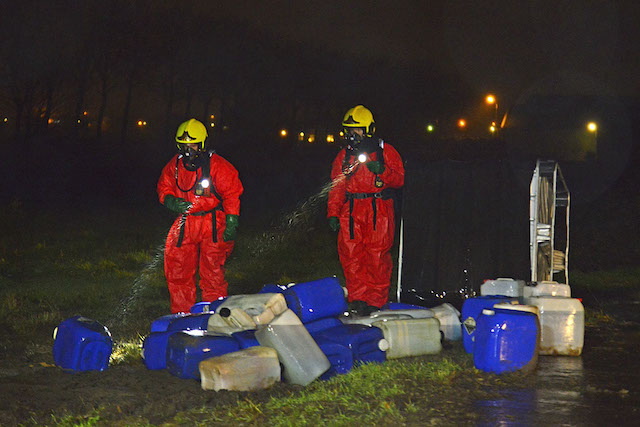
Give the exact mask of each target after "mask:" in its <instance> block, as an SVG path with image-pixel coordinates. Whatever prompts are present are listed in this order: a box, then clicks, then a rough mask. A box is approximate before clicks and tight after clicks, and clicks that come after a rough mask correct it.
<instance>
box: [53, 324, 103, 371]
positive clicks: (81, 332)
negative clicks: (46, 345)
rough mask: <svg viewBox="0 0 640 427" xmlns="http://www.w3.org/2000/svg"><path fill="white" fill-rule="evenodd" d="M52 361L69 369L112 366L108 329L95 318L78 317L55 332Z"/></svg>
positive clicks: (100, 368)
mask: <svg viewBox="0 0 640 427" xmlns="http://www.w3.org/2000/svg"><path fill="white" fill-rule="evenodd" d="M53 339H54V343H53V360H54V362H55V364H56V365H57V366H59V367H61V368H63V369H66V370H70V371H104V370H105V369H107V367H108V366H109V358H110V356H111V351H112V348H113V341H112V339H111V333H110V332H109V330H108V329H107V328H106V327H105V326H103V325H102V324H100V323H98V322H97V321H95V320H92V319H89V318H86V317H83V316H75V317H72V318H69V319H66V320H64V321H63V322H61V323H60V324H59V325H58V327H57V328H55V330H54V332H53Z"/></svg>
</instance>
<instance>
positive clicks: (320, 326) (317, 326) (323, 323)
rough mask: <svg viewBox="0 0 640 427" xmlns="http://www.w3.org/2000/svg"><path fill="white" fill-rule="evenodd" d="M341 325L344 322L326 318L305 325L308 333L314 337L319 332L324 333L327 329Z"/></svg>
mask: <svg viewBox="0 0 640 427" xmlns="http://www.w3.org/2000/svg"><path fill="white" fill-rule="evenodd" d="M340 325H342V322H341V321H340V319H338V318H337V317H324V318H322V319H318V320H313V321H311V322H307V323H305V324H304V326H305V328H307V331H309V333H310V334H312V335H313V334H315V333H317V332H320V331H324V330H325V329H329V328H334V327H336V326H340Z"/></svg>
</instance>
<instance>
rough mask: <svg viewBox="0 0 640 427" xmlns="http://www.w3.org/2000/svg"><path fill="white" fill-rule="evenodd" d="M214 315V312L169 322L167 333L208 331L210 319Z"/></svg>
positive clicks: (191, 315)
mask: <svg viewBox="0 0 640 427" xmlns="http://www.w3.org/2000/svg"><path fill="white" fill-rule="evenodd" d="M212 315H213V312H210V313H196V314H188V315H186V316H182V317H178V318H176V319H173V320H172V321H171V322H169V326H167V331H206V330H207V326H208V325H209V317H211V316H212Z"/></svg>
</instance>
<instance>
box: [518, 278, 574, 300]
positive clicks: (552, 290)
mask: <svg viewBox="0 0 640 427" xmlns="http://www.w3.org/2000/svg"><path fill="white" fill-rule="evenodd" d="M529 297H566V298H569V297H571V287H570V286H569V285H567V284H566V283H558V282H553V281H543V282H538V283H536V284H535V285H533V286H525V288H524V298H529Z"/></svg>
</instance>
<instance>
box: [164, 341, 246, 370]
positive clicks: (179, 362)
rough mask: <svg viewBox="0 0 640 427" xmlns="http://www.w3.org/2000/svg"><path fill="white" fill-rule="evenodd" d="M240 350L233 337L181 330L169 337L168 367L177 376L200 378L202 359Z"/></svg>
mask: <svg viewBox="0 0 640 427" xmlns="http://www.w3.org/2000/svg"><path fill="white" fill-rule="evenodd" d="M238 350H240V346H239V345H238V342H237V341H236V340H235V339H233V338H232V337H229V336H220V335H192V334H190V333H187V332H183V331H181V332H178V333H176V334H173V335H171V336H170V337H169V340H168V344H167V369H168V370H169V372H170V373H171V374H173V375H175V376H177V377H180V378H192V379H195V380H199V379H200V369H199V366H198V365H199V363H200V362H201V361H203V360H206V359H210V358H212V357H216V356H221V355H223V354H227V353H231V352H233V351H238Z"/></svg>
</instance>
